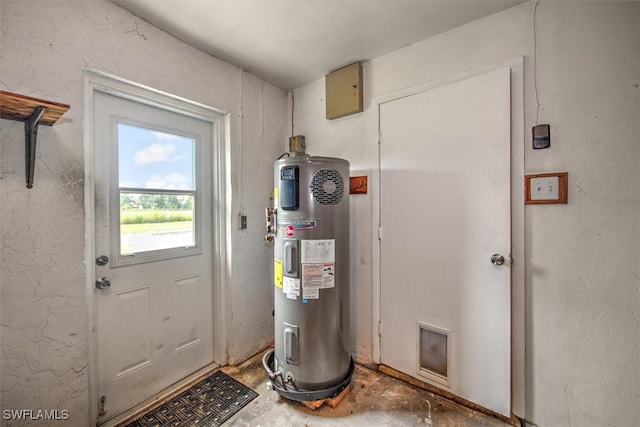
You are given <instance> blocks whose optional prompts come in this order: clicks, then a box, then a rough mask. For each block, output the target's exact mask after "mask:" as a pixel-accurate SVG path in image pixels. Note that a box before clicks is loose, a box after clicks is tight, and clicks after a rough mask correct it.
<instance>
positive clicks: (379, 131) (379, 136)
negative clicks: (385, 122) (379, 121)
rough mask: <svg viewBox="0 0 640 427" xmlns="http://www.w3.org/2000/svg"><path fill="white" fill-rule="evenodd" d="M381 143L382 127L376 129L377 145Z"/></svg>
mask: <svg viewBox="0 0 640 427" xmlns="http://www.w3.org/2000/svg"><path fill="white" fill-rule="evenodd" d="M381 143H382V129H378V145H380V144H381Z"/></svg>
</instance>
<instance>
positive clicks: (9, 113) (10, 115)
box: [0, 90, 70, 126]
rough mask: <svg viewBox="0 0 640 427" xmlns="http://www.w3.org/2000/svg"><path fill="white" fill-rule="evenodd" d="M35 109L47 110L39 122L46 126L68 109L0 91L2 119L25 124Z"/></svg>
mask: <svg viewBox="0 0 640 427" xmlns="http://www.w3.org/2000/svg"><path fill="white" fill-rule="evenodd" d="M37 107H44V108H46V109H47V110H46V111H45V113H44V116H42V118H41V119H40V122H39V124H41V125H46V126H51V125H53V124H54V123H55V122H57V121H58V119H59V118H60V117H62V115H63V114H64V113H66V112H67V111H68V110H69V108H70V106H69V105H67V104H60V103H58V102H52V101H46V100H44V99H38V98H32V97H30V96H25V95H19V94H17V93H11V92H5V91H3V90H0V110H1V113H2V114H1V117H2V118H3V119H7V120H17V121H19V122H26V121H27V120H28V119H29V117H31V115H32V114H33V112H34V110H35V109H36V108H37Z"/></svg>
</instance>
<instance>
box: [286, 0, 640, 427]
mask: <svg viewBox="0 0 640 427" xmlns="http://www.w3.org/2000/svg"><path fill="white" fill-rule="evenodd" d="M534 19H535V26H534V25H533V23H534ZM534 27H535V30H536V35H535V37H534ZM536 53H537V55H536ZM517 56H524V57H525V139H526V149H525V169H526V172H527V173H539V172H553V171H568V172H569V203H568V205H552V206H527V207H526V209H525V212H526V214H525V227H526V233H525V244H526V259H525V270H526V281H525V289H524V290H522V289H520V290H514V291H517V292H523V291H524V292H526V298H525V307H524V313H522V312H520V313H517V316H519V317H521V316H523V315H525V314H526V327H525V332H524V337H523V336H515V337H514V340H516V341H517V342H522V341H523V340H524V341H525V342H526V366H518V364H522V361H521V360H519V358H518V355H514V364H516V365H515V366H514V369H515V370H518V369H520V368H522V369H525V373H526V375H525V379H526V388H524V390H519V391H518V390H516V391H515V393H517V394H518V395H520V394H521V393H522V391H525V392H526V393H525V397H526V401H525V407H524V408H523V407H521V406H522V405H520V404H519V403H518V402H515V403H516V405H515V407H514V409H515V411H516V413H517V414H518V415H520V416H522V417H525V418H526V419H527V420H528V421H530V422H532V423H535V424H536V425H538V426H602V425H616V426H635V425H639V424H638V422H639V421H638V420H640V412H639V411H640V409H639V408H640V351H639V346H640V333H639V332H638V331H639V330H640V323H639V319H640V309H639V304H640V295H639V291H640V271H639V266H640V262H639V261H640V247H639V246H640V231H639V229H640V202H639V198H640V175H639V173H640V172H639V171H640V125H639V123H640V89H639V85H640V3H637V2H540V3H539V4H538V5H537V8H536V3H534V2H531V3H526V4H523V5H521V6H517V7H515V8H512V9H510V10H507V11H505V12H502V13H499V14H496V15H493V16H490V17H488V18H485V19H482V20H479V21H476V22H474V23H471V24H468V25H465V26H463V27H460V28H458V29H455V30H452V31H450V32H447V33H444V34H441V35H439V36H436V37H433V38H431V39H428V40H425V41H422V42H420V43H417V44H415V45H411V46H408V47H406V48H403V49H400V50H398V51H395V52H393V53H390V54H388V55H385V56H383V57H380V58H375V59H372V60H371V61H368V62H366V63H365V64H364V80H365V85H364V86H365V88H364V89H365V111H364V112H363V113H361V114H359V115H355V116H350V117H345V118H342V119H339V120H334V121H328V120H325V118H324V108H325V105H324V79H321V80H318V81H315V82H312V83H310V84H308V85H305V86H303V87H301V88H298V89H296V90H295V91H294V97H295V107H294V124H295V128H294V133H296V134H303V135H306V137H307V147H308V151H309V152H310V153H311V154H317V155H326V156H336V157H344V158H346V159H348V160H350V161H351V163H352V170H353V172H352V174H360V173H365V174H369V175H371V171H372V170H373V169H375V167H376V165H375V158H376V156H375V150H376V149H377V148H376V136H375V131H376V126H377V118H376V111H373V110H375V109H374V108H371V107H372V104H371V98H372V97H376V96H381V95H385V94H388V93H391V92H394V91H397V90H401V89H404V88H408V87H411V86H415V85H419V84H421V83H425V82H432V81H437V80H440V79H444V78H446V77H449V76H452V75H456V74H460V73H463V72H466V71H469V70H473V69H476V68H479V67H483V66H486V65H489V64H493V63H498V62H502V61H505V60H508V59H510V58H514V57H517ZM534 59H535V60H534ZM536 95H537V96H536ZM538 103H539V104H540V106H539V109H537V108H536V106H537V104H538ZM536 110H538V111H537V113H536ZM536 115H537V116H538V123H550V124H551V128H552V147H551V148H550V149H547V150H542V151H534V150H532V149H531V148H530V146H531V137H530V131H529V130H528V129H530V128H531V126H533V125H534V124H535V123H536ZM371 197H372V194H371V193H370V194H368V195H366V196H364V195H358V196H353V197H352V211H351V215H352V223H351V226H352V230H353V231H352V251H353V254H352V259H353V260H354V261H355V262H354V263H353V265H352V280H351V283H352V286H353V287H354V297H353V300H354V303H353V307H352V309H353V311H352V317H353V321H354V325H355V328H354V331H353V335H354V337H353V343H354V344H353V349H352V350H353V354H354V357H356V359H357V360H359V361H361V362H364V363H367V362H371V361H372V360H373V343H372V333H371V332H372V323H371V318H372V312H371V306H372V298H373V297H374V294H375V293H374V292H373V290H372V287H371V271H372V269H374V268H377V267H376V266H373V265H371V264H372V257H371V239H372V230H371V227H372V224H371V217H372V215H371V209H372V206H373V204H372V200H371ZM516 262H518V260H516ZM399 309H400V308H399ZM522 309H523V308H522V307H520V309H519V310H522ZM519 388H520V389H522V388H523V386H522V385H520V386H519ZM518 395H517V396H516V400H521V396H518Z"/></svg>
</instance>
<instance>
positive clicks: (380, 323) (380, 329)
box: [378, 321, 382, 337]
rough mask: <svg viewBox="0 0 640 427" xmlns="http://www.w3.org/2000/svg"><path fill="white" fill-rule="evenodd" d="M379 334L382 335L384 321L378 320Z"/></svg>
mask: <svg viewBox="0 0 640 427" xmlns="http://www.w3.org/2000/svg"><path fill="white" fill-rule="evenodd" d="M378 336H379V337H381V336H382V321H380V322H378Z"/></svg>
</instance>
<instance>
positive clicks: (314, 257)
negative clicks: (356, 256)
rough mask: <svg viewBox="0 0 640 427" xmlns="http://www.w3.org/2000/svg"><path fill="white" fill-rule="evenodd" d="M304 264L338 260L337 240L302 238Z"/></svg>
mask: <svg viewBox="0 0 640 427" xmlns="http://www.w3.org/2000/svg"><path fill="white" fill-rule="evenodd" d="M301 246H302V251H301V252H302V253H301V262H302V264H310V263H314V264H318V263H326V262H336V241H335V239H327V240H302V242H301Z"/></svg>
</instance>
